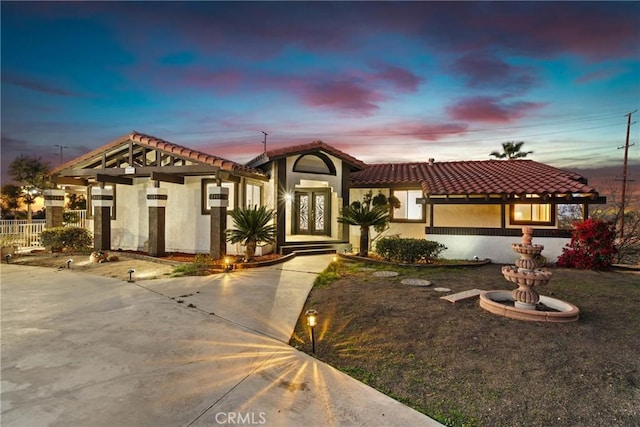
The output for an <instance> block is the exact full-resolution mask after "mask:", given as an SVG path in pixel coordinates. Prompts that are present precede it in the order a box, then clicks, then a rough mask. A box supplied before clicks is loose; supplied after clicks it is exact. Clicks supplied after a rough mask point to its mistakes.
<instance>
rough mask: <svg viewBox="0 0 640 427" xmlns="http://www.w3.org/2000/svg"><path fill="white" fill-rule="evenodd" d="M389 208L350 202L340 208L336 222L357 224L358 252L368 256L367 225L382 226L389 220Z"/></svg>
mask: <svg viewBox="0 0 640 427" xmlns="http://www.w3.org/2000/svg"><path fill="white" fill-rule="evenodd" d="M389 219H390V218H389V209H387V208H386V207H384V206H373V207H371V206H370V205H368V204H361V203H352V204H351V205H350V206H346V207H344V208H342V210H341V211H340V216H339V217H338V222H340V223H342V224H349V225H357V226H359V227H360V252H359V253H358V255H359V256H361V257H367V256H369V227H376V226H377V227H380V226H384V225H386V224H387V223H388V222H389Z"/></svg>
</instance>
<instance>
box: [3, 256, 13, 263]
mask: <svg viewBox="0 0 640 427" xmlns="http://www.w3.org/2000/svg"><path fill="white" fill-rule="evenodd" d="M4 259H5V260H6V261H7V264H9V263H10V262H11V254H6V255H5V256H4Z"/></svg>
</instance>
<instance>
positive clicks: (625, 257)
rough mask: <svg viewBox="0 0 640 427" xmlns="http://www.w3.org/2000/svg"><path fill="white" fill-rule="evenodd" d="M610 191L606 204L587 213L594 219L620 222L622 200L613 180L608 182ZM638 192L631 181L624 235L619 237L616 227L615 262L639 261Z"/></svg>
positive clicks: (626, 205) (639, 213)
mask: <svg viewBox="0 0 640 427" xmlns="http://www.w3.org/2000/svg"><path fill="white" fill-rule="evenodd" d="M610 186H611V189H610V192H609V194H610V195H609V196H607V204H606V205H605V206H604V207H600V208H598V209H595V210H593V211H592V212H591V214H590V215H589V216H590V217H591V218H594V219H601V220H603V221H606V222H610V223H612V224H617V225H619V224H620V222H621V221H620V215H621V209H620V208H621V207H622V200H621V196H620V193H621V191H620V189H619V187H618V185H616V183H615V182H614V181H611V182H610ZM639 198H640V194H639V193H638V191H637V188H636V186H635V185H633V182H632V183H631V185H629V187H627V194H626V199H627V200H626V201H625V207H626V208H625V212H624V237H620V233H619V231H620V230H619V229H616V233H617V236H616V241H615V245H616V248H617V250H618V253H617V262H618V263H621V264H638V263H640V210H639V209H638V207H637V206H638V199H639Z"/></svg>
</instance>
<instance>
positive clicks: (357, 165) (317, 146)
mask: <svg viewBox="0 0 640 427" xmlns="http://www.w3.org/2000/svg"><path fill="white" fill-rule="evenodd" d="M317 151H324V152H326V153H329V154H331V155H333V156H335V157H337V158H339V159H340V160H342V161H343V162H345V163H347V164H348V165H349V166H351V169H352V170H357V171H360V170H363V169H364V168H366V167H367V165H366V163H364V162H363V161H361V160H358V159H356V158H355V157H353V156H350V155H349V154H347V153H345V152H344V151H340V150H338V149H337V148H335V147H332V146H331V145H328V144H325V143H324V142H322V141H313V142H311V143H309V144H300V145H293V146H291V147H282V148H276V149H273V150H268V151H267V152H265V153H262V154H260V155H259V156H257V157H256V158H254V159H252V160H251V161H249V162H247V166H251V167H258V166H261V165H263V164H265V163H268V162H270V161H272V160H277V159H281V158H283V157H288V156H295V155H298V154H309V153H314V152H317Z"/></svg>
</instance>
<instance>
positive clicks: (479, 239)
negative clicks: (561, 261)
mask: <svg viewBox="0 0 640 427" xmlns="http://www.w3.org/2000/svg"><path fill="white" fill-rule="evenodd" d="M426 238H427V240H433V241H436V242H440V243H442V244H444V245H445V246H447V248H448V249H447V250H446V251H444V252H443V253H442V257H443V258H446V259H468V260H471V259H473V257H474V256H477V257H479V258H480V259H484V258H489V259H491V260H492V261H493V262H494V263H497V264H513V263H514V262H515V260H516V259H518V257H519V256H518V254H516V253H515V252H513V251H512V250H511V244H512V243H519V242H520V239H519V238H517V237H504V236H443V235H430V236H426ZM570 240H571V239H564V238H557V237H553V238H551V237H547V238H545V237H537V238H536V237H534V238H533V243H534V244H536V245H544V250H543V251H542V255H543V256H544V257H546V258H547V260H548V262H555V261H556V260H557V259H558V257H559V256H560V255H561V254H562V248H563V247H564V246H565V245H566V244H567V243H569V241H570Z"/></svg>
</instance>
